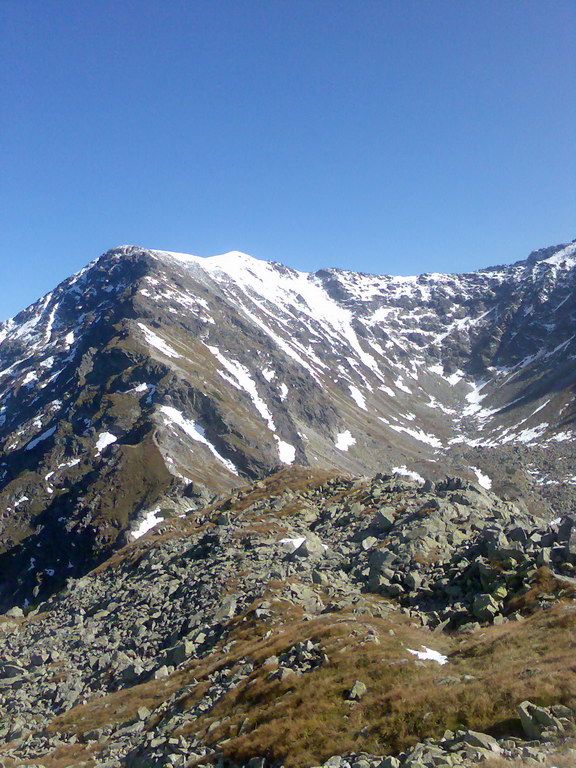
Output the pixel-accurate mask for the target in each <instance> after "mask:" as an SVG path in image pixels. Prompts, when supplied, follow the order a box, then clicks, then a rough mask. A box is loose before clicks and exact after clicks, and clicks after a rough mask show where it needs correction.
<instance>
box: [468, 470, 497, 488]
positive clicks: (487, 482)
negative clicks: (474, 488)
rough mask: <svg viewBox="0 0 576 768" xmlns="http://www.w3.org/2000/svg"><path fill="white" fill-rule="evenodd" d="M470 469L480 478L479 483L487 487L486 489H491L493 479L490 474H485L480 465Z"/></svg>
mask: <svg viewBox="0 0 576 768" xmlns="http://www.w3.org/2000/svg"><path fill="white" fill-rule="evenodd" d="M470 469H471V470H472V472H474V474H475V475H476V477H477V478H478V485H480V486H482V488H486V490H487V491H489V490H490V488H492V480H491V479H490V478H489V477H488V475H485V474H484V472H481V471H480V470H479V469H478V467H470Z"/></svg>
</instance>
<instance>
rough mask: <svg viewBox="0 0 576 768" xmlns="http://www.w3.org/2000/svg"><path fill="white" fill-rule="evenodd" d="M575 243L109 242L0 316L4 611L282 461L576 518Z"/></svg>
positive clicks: (55, 586) (0, 601)
mask: <svg viewBox="0 0 576 768" xmlns="http://www.w3.org/2000/svg"><path fill="white" fill-rule="evenodd" d="M575 252H576V245H574V244H573V243H572V244H568V245H562V246H556V247H553V248H548V249H543V250H542V251H538V252H535V253H534V254H532V255H531V256H530V257H529V258H528V259H527V260H526V261H523V262H518V263H516V264H513V265H511V266H502V267H494V268H490V269H486V270H480V271H478V272H474V273H470V274H464V275H440V274H428V275H420V276H416V277H398V276H374V275H364V274H361V273H354V272H347V271H343V270H334V269H330V270H321V271H319V272H317V273H315V274H306V273H301V272H297V271H295V270H292V269H289V268H287V267H285V266H283V265H281V264H274V263H269V262H262V261H259V260H257V259H253V258H252V257H250V256H247V255H246V254H241V253H238V252H233V253H230V254H225V255H223V256H217V257H212V258H207V259H202V258H198V257H194V256H189V255H185V254H175V253H171V252H166V251H154V250H147V249H143V248H138V247H135V246H123V247H120V248H116V249H113V250H112V251H109V252H108V253H106V254H104V256H102V257H101V258H99V259H97V260H96V261H95V262H93V263H92V264H90V265H88V267H86V268H85V269H84V270H82V271H81V272H80V273H78V274H77V275H74V276H73V277H71V278H70V279H68V280H66V281H64V283H62V284H61V285H60V286H58V287H57V288H56V289H55V290H54V291H53V292H51V293H50V294H48V295H47V296H45V297H44V298H43V299H41V300H40V301H39V302H37V303H36V304H34V305H32V306H31V307H29V308H28V309H26V310H25V311H24V312H22V313H20V314H19V315H18V316H17V317H16V318H14V319H13V320H10V321H7V322H5V323H3V324H2V325H0V450H1V451H2V457H1V460H0V504H1V512H0V549H1V552H0V577H1V589H0V604H2V605H4V607H5V608H7V607H9V606H10V605H12V604H17V605H26V604H34V603H35V602H36V601H38V600H41V599H44V598H46V597H47V596H48V595H49V594H51V593H53V592H54V591H55V590H57V589H58V588H59V587H60V586H61V585H62V584H64V582H65V580H66V578H68V577H69V576H78V575H80V574H81V573H84V572H85V571H86V570H88V569H89V568H91V567H94V566H95V565H97V564H98V563H99V562H101V561H102V560H103V559H104V558H106V557H107V556H109V555H110V553H111V552H112V551H114V549H116V548H118V547H120V546H122V545H123V544H124V543H125V542H126V541H127V540H130V539H131V538H132V537H133V535H134V534H136V535H138V533H139V532H140V531H141V530H144V529H145V528H146V527H147V526H148V525H150V524H152V522H153V521H154V520H157V519H158V515H159V513H160V511H161V510H162V509H164V508H168V507H177V508H178V509H179V510H181V509H184V508H185V507H189V506H194V507H197V508H200V507H202V506H204V505H205V504H206V502H207V501H209V500H210V498H211V496H212V495H213V494H214V493H216V492H218V493H220V492H222V491H223V490H231V489H232V488H234V487H237V486H239V485H242V483H244V482H245V481H246V480H256V479H258V478H259V477H262V476H264V475H266V474H267V473H269V472H271V471H273V470H274V469H276V468H277V467H278V466H281V465H282V464H285V465H290V464H292V463H299V464H303V465H308V466H313V467H325V468H328V467H334V468H337V469H339V470H341V471H345V472H351V473H370V472H372V473H373V472H378V471H385V472H390V471H392V470H394V471H397V472H403V473H404V474H407V475H412V476H414V477H419V476H422V477H426V478H427V477H430V478H431V479H433V480H440V479H441V478H442V477H443V476H444V474H445V473H446V472H447V471H449V472H450V473H451V474H455V475H459V476H460V477H462V478H464V479H467V480H474V479H476V480H478V479H479V480H480V481H481V482H482V483H483V484H484V486H486V487H492V488H493V490H495V491H497V492H498V493H500V494H501V495H503V496H504V497H506V498H509V499H510V500H515V499H519V498H521V497H525V498H526V499H527V503H528V505H529V511H531V512H535V513H540V512H542V513H544V514H547V515H548V517H549V518H551V517H553V516H554V515H557V514H560V513H563V512H565V511H570V510H573V509H574V506H573V505H574V501H575V495H576V494H575V489H576V479H575V478H576V475H575V474H574V472H575V468H574V462H573V445H574V431H573V423H574V417H575V414H576V411H575V400H574V384H575V380H574V370H575V368H574V364H573V360H574V357H575V356H576V341H575V336H574V323H575V318H576V304H575V302H576V292H575V291H574V274H575V269H576V257H575ZM183 494H186V495H185V496H183ZM182 498H186V504H185V505H184V506H182V501H181V500H182Z"/></svg>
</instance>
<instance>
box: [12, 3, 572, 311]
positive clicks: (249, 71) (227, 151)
mask: <svg viewBox="0 0 576 768" xmlns="http://www.w3.org/2000/svg"><path fill="white" fill-rule="evenodd" d="M575 16H576V5H575V4H574V3H573V2H572V1H571V0H346V1H343V0H73V2H66V1H65V0H2V2H1V4H0V24H1V28H2V33H1V36H2V40H1V45H2V50H1V58H0V66H1V70H2V71H1V75H2V77H3V80H4V84H3V85H2V87H1V88H2V90H1V92H0V100H1V110H2V113H1V126H0V127H1V133H2V150H1V163H2V167H1V173H2V179H1V182H0V183H1V194H0V205H1V210H2V222H1V227H0V240H1V248H0V260H1V261H0V266H1V274H2V284H1V288H0V318H6V317H7V316H9V315H11V314H14V313H15V312H16V311H18V310H19V309H21V308H23V307H24V306H26V305H27V304H28V303H30V302H31V301H33V300H34V299H35V298H37V297H38V296H40V295H42V294H43V293H45V292H46V291H48V290H49V289H51V288H52V287H53V286H54V285H55V284H56V283H57V282H58V281H59V280H61V279H63V278H65V277H67V276H68V275H69V274H70V273H72V272H73V271H75V270H77V269H79V268H80V267H82V266H84V264H86V263H87V262H88V261H90V260H91V259H92V258H94V257H95V256H97V255H98V254H99V253H101V252H102V251H104V250H106V249H107V248H110V247H112V246H114V245H119V244H122V243H136V244H140V245H145V246H148V247H152V248H165V249H169V250H180V251H188V252H192V253H197V254H199V255H203V256H205V255H211V254H215V253H221V252H224V251H228V250H233V249H237V250H243V251H247V252H248V253H251V254H253V255H254V256H257V257H260V258H266V259H274V260H278V261H282V262H284V263H286V264H289V265H291V266H295V267H297V268H299V269H306V270H315V269H319V268H321V267H323V266H341V267H347V268H351V269H359V270H363V271H367V272H380V273H415V272H424V271H463V270H469V269H474V268H478V267H482V266H488V265H490V264H495V263H496V264H497V263H502V262H511V261H515V260H517V259H520V258H524V257H525V256H526V255H527V254H528V252H529V251H530V250H532V249H534V248H537V247H542V246H545V245H550V244H554V243H558V242H564V241H567V240H571V239H573V238H574V237H576V231H575V230H576V227H574V223H575V221H576V217H575V210H576V201H575V196H576V185H575V176H576V174H575V151H574V145H575V142H574V133H575V130H576V120H575V106H574V102H575V99H574V96H575V93H574V90H575V89H574V83H575V62H576V55H575V54H576V51H575V27H576V21H575Z"/></svg>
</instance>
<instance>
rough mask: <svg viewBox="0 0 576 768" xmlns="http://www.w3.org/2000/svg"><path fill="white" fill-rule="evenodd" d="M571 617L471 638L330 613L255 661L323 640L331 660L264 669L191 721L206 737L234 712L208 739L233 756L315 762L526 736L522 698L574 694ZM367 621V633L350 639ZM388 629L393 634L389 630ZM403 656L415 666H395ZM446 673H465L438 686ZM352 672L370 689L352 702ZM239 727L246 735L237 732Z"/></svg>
mask: <svg viewBox="0 0 576 768" xmlns="http://www.w3.org/2000/svg"><path fill="white" fill-rule="evenodd" d="M575 613H576V612H572V611H568V610H567V609H566V608H565V607H564V606H558V607H557V608H556V609H555V610H553V611H551V612H549V613H540V614H539V615H536V616H534V617H532V618H531V619H528V620H526V621H525V622H522V623H510V624H507V625H503V626H501V627H493V628H488V629H487V630H486V631H483V632H481V633H479V634H478V635H477V636H473V637H471V638H467V639H464V640H463V639H459V638H456V637H455V638H451V639H449V638H447V637H446V636H431V635H430V634H428V633H427V632H426V631H424V630H418V629H416V628H414V627H412V626H410V625H409V624H408V623H407V622H403V621H402V620H400V618H398V619H396V618H395V619H394V623H391V622H390V621H386V620H382V619H375V618H373V617H367V616H361V617H353V616H341V617H340V620H338V618H337V616H336V615H334V614H333V615H330V616H325V617H320V618H318V619H317V620H314V621H312V622H300V621H299V620H297V619H296V620H294V621H292V622H291V623H290V622H288V623H287V625H286V626H285V627H284V628H283V629H282V630H281V631H279V632H278V633H276V634H274V635H273V636H272V637H270V638H269V639H268V640H266V641H265V642H263V643H262V645H261V647H260V648H259V649H258V650H257V651H253V652H252V654H251V655H252V658H254V659H255V660H256V661H260V662H261V661H263V659H264V658H266V657H267V656H270V655H273V654H278V653H280V652H282V650H285V649H286V648H288V647H290V646H291V645H293V644H294V642H295V641H296V639H302V638H303V637H309V638H311V639H313V640H315V641H317V642H320V643H321V645H322V647H323V649H324V651H325V652H326V653H327V655H328V656H329V658H330V663H328V664H325V665H324V666H322V667H320V668H319V669H317V670H315V671H314V672H312V673H309V674H305V675H302V676H301V677H293V678H289V679H287V680H285V681H283V682H280V681H267V680H266V672H267V670H263V669H261V668H258V669H257V670H256V671H255V672H254V674H253V675H252V676H251V678H250V679H249V681H248V682H247V683H246V684H243V685H241V686H239V688H238V689H236V690H235V691H233V692H231V693H229V694H228V695H226V696H225V697H224V698H223V699H222V700H221V701H220V702H219V703H218V704H217V706H216V707H215V709H214V710H213V712H211V713H210V716H209V717H206V718H201V719H200V720H199V721H197V722H196V723H195V726H194V728H195V730H196V731H197V732H205V730H206V729H207V727H208V726H209V725H210V723H211V722H213V721H214V719H217V718H228V719H226V720H225V722H223V723H222V725H221V727H220V728H218V729H216V730H215V731H214V732H213V737H214V738H216V737H219V738H223V737H226V738H228V739H229V741H228V742H227V744H226V745H225V752H226V754H227V755H228V756H229V757H231V758H234V759H238V760H242V759H246V758H248V757H251V756H254V755H262V756H266V757H268V758H269V759H272V760H282V761H283V762H284V763H285V764H286V765H287V766H298V765H305V764H311V763H318V762H319V761H320V760H322V759H325V758H326V757H328V756H330V755H331V754H335V753H339V754H342V753H344V752H346V751H349V750H354V749H365V750H368V751H372V752H374V753H377V754H382V753H386V752H389V751H396V750H400V749H403V748H405V747H406V746H408V745H410V744H411V743H414V742H415V741H417V740H420V739H423V738H427V737H435V736H436V737H437V736H439V735H441V733H442V732H443V731H444V729H445V728H455V727H457V726H468V727H471V728H473V729H475V730H480V731H487V732H491V733H493V734H494V735H505V734H511V733H512V734H515V735H520V730H519V723H518V720H517V718H516V712H515V707H516V705H517V704H518V703H519V702H520V701H522V700H524V699H530V700H532V701H534V702H535V703H538V704H541V705H550V704H553V703H559V702H563V703H568V702H569V701H571V699H572V698H573V697H574V693H575V691H576V663H575V662H574V647H575V643H574V634H573V630H574V629H576V615H575ZM362 627H364V632H363V634H362V633H361V634H360V635H359V636H358V637H356V638H354V637H351V632H353V631H356V630H358V629H360V630H362ZM368 627H372V628H374V629H376V630H377V631H378V632H379V639H380V644H378V645H377V644H375V643H370V642H364V640H365V639H366V637H367V628H368ZM392 627H394V631H395V633H396V634H395V635H394V636H391V635H389V634H388V630H389V629H390V628H392ZM420 645H429V646H431V647H433V648H435V649H437V650H442V651H445V652H446V651H448V652H449V651H450V650H451V649H452V652H451V653H450V661H449V664H447V665H446V666H444V667H439V666H437V665H436V664H434V663H432V662H427V663H424V664H423V665H418V664H417V663H416V662H415V661H414V657H412V656H409V654H408V653H407V652H406V650H405V646H408V647H415V648H419V647H420ZM458 645H459V646H460V647H457V646H458ZM402 659H408V661H406V662H404V663H396V662H401V660H402ZM465 675H468V676H470V678H471V679H468V680H466V679H465V678H464V676H465ZM447 676H453V677H456V678H459V680H458V681H457V682H455V683H453V684H446V685H441V684H440V682H439V681H440V679H441V678H444V677H447ZM356 679H360V680H363V681H364V682H365V683H366V684H367V685H368V693H367V694H366V696H365V698H364V699H362V701H361V702H359V703H356V704H350V703H348V702H347V701H346V698H345V695H346V691H347V690H349V689H350V688H351V687H352V685H353V683H354V681H355V680H356ZM245 720H247V724H246V723H245V722H244V721H245ZM203 721H204V722H203ZM243 723H244V726H243V728H244V730H245V731H247V732H246V733H243V734H239V729H240V726H241V725H242V724H243Z"/></svg>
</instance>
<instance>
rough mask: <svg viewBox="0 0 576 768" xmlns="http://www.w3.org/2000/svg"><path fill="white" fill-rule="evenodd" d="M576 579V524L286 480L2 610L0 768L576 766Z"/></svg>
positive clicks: (287, 472) (419, 494) (346, 481)
mask: <svg viewBox="0 0 576 768" xmlns="http://www.w3.org/2000/svg"><path fill="white" fill-rule="evenodd" d="M172 512H174V510H172ZM575 571H576V522H575V521H574V519H573V517H570V516H564V517H562V518H559V519H557V520H555V521H553V522H552V523H548V522H546V521H544V520H543V519H541V518H536V517H534V515H532V514H530V513H529V512H528V511H527V509H526V508H525V507H523V506H522V505H519V504H518V503H515V502H511V501H506V500H503V499H501V498H499V497H498V496H496V495H495V494H493V493H492V492H491V491H488V490H486V489H484V488H482V487H481V486H480V485H478V484H477V483H476V484H474V483H467V482H466V481H463V480H461V479H459V478H447V479H445V480H443V481H441V482H438V483H433V482H428V483H426V484H425V485H423V484H422V483H420V482H418V481H417V480H414V479H412V478H407V477H405V476H402V475H397V474H396V475H378V476H376V477H374V478H372V479H368V478H366V477H360V478H351V477H343V476H340V475H338V474H336V473H334V471H326V470H317V469H315V470H313V469H310V468H308V469H304V468H293V467H290V468H286V469H284V470H282V471H280V472H279V473H277V474H274V475H272V476H270V477H269V478H267V479H266V480H263V481H258V482H256V483H254V484H252V485H249V486H244V487H243V488H242V489H240V490H238V491H235V492H233V493H232V494H230V495H228V496H225V497H223V498H221V499H220V500H218V501H216V502H214V503H212V504H210V505H208V506H206V507H204V508H202V509H190V510H189V511H188V512H187V513H186V514H185V515H184V516H182V517H179V516H177V515H175V514H172V515H168V514H167V515H166V517H165V519H164V521H163V522H161V523H160V524H158V525H156V526H155V527H154V528H153V529H152V530H150V531H149V532H148V533H146V534H145V535H143V536H142V537H140V538H139V539H138V540H136V541H134V542H132V543H130V544H128V545H127V546H126V547H124V548H123V549H122V550H120V551H119V552H117V553H115V554H114V555H113V557H112V558H111V559H110V560H108V561H106V562H105V563H103V564H102V565H101V566H99V567H98V568H97V569H95V570H94V571H92V572H91V573H90V574H88V575H86V576H84V577H82V578H80V579H70V580H69V581H68V584H67V587H66V589H65V590H62V591H60V592H59V593H58V594H56V595H54V596H52V597H51V598H50V599H49V600H48V601H46V602H43V603H40V604H39V605H37V606H36V607H35V608H34V609H32V610H29V611H24V612H23V611H22V610H21V609H19V608H13V609H11V610H10V611H9V612H8V613H7V615H5V616H3V617H0V633H1V636H2V647H3V657H2V663H1V664H0V713H1V714H0V739H2V741H3V745H0V763H1V764H2V765H3V766H6V768H15V766H22V765H36V766H38V765H41V766H44V768H57V766H76V767H77V768H80V766H84V767H86V766H101V767H102V768H123V767H125V768H151V767H153V766H172V768H181V767H183V766H188V767H191V766H199V765H206V766H208V765H218V766H229V767H236V768H239V767H240V766H250V768H258V767H259V766H261V767H262V768H263V767H264V766H281V765H285V766H287V767H288V768H290V767H291V766H294V767H296V766H314V765H317V766H318V765H326V766H327V768H432V767H433V766H463V767H464V768H466V767H469V768H471V766H473V765H477V764H478V763H483V764H484V763H485V764H486V766H487V768H488V766H499V767H500V768H506V766H508V768H513V767H514V766H516V768H517V766H519V765H521V766H532V765H535V766H536V765H539V766H542V765H547V766H552V765H556V766H563V767H564V768H568V766H571V765H574V760H575V758H576V740H575V738H574V737H575V734H576V726H575V724H574V718H575V715H576V697H575V695H574V694H575V691H576V668H575V667H574V658H573V650H574V649H573V636H574V630H575V629H576V611H574V608H575V603H574V597H575V595H576V579H575V578H574V574H575Z"/></svg>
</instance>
